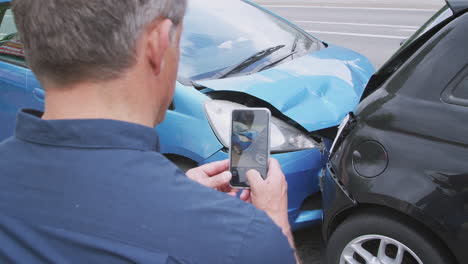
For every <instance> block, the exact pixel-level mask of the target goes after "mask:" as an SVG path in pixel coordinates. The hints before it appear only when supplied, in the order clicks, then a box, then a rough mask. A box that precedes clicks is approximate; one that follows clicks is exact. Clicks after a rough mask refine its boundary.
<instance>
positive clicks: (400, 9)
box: [261, 5, 438, 12]
mask: <svg viewBox="0 0 468 264" xmlns="http://www.w3.org/2000/svg"><path fill="white" fill-rule="evenodd" d="M261 6H263V7H268V8H276V7H279V8H326V9H360V10H381V11H420V12H436V11H438V10H437V9H426V8H393V7H354V6H312V5H261Z"/></svg>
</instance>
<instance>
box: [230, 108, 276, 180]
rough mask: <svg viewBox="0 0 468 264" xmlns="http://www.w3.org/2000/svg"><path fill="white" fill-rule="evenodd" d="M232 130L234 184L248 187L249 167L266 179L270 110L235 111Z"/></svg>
mask: <svg viewBox="0 0 468 264" xmlns="http://www.w3.org/2000/svg"><path fill="white" fill-rule="evenodd" d="M231 129H232V131H231V148H230V153H231V154H230V159H231V160H230V162H231V163H230V168H231V173H232V179H231V185H232V186H234V187H245V188H248V187H249V183H248V181H247V177H246V172H247V171H248V170H250V169H255V170H257V171H258V172H259V173H260V174H261V175H262V178H264V179H265V178H266V176H267V169H268V159H269V154H270V149H269V134H270V132H269V130H270V112H269V110H268V109H245V110H244V109H242V110H241V109H239V110H234V111H233V112H232V124H231Z"/></svg>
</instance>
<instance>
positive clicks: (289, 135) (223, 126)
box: [205, 100, 319, 152]
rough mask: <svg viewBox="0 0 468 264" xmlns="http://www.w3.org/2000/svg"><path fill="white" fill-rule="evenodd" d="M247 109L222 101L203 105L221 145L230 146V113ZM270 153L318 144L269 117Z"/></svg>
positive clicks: (316, 146)
mask: <svg viewBox="0 0 468 264" xmlns="http://www.w3.org/2000/svg"><path fill="white" fill-rule="evenodd" d="M242 108H248V107H247V106H245V105H241V104H237V103H233V102H230V101H224V100H209V101H207V102H206V103H205V112H206V115H207V117H208V121H209V122H210V125H211V128H212V129H213V131H214V132H215V134H216V136H217V137H218V139H219V141H221V144H223V145H224V146H225V147H226V148H229V145H230V138H229V137H230V130H231V113H232V110H234V109H242ZM270 133H271V136H270V149H271V152H286V151H296V150H303V149H311V148H318V147H319V144H318V143H317V142H315V141H314V140H313V139H311V138H310V137H308V136H307V135H306V134H305V133H303V132H302V131H300V130H299V129H297V128H295V127H293V126H292V125H290V124H288V123H286V122H284V121H282V120H280V119H278V118H276V117H273V116H272V117H271V124H270Z"/></svg>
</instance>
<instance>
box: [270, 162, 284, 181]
mask: <svg viewBox="0 0 468 264" xmlns="http://www.w3.org/2000/svg"><path fill="white" fill-rule="evenodd" d="M283 175H284V174H283V170H282V169H281V165H280V164H279V162H278V161H277V160H276V159H270V163H269V165H268V176H267V179H266V180H267V181H269V182H279V181H282V180H283V178H284V176H283Z"/></svg>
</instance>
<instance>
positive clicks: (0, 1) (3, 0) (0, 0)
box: [0, 0, 11, 3]
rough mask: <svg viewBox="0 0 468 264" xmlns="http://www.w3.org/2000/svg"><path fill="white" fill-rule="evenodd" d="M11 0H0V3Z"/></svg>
mask: <svg viewBox="0 0 468 264" xmlns="http://www.w3.org/2000/svg"><path fill="white" fill-rule="evenodd" d="M10 2H11V0H0V3H10Z"/></svg>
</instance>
